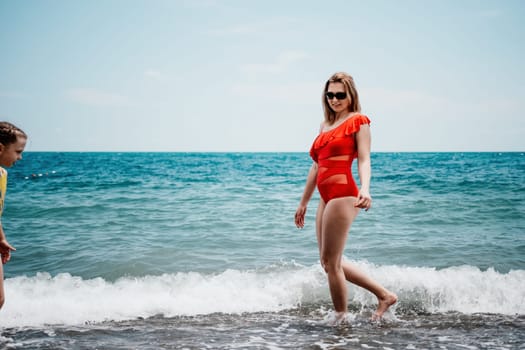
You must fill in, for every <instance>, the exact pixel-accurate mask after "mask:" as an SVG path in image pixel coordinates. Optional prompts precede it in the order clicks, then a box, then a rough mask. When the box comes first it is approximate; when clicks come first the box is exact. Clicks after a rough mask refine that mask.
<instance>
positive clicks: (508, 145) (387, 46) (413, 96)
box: [0, 0, 525, 152]
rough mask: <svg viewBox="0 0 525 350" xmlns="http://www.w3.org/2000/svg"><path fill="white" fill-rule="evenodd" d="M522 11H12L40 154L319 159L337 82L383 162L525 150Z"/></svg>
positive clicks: (409, 7)
mask: <svg viewBox="0 0 525 350" xmlns="http://www.w3.org/2000/svg"><path fill="white" fill-rule="evenodd" d="M524 18H525V1H519V0H517V1H480V0H477V1H469V0H461V1H455V0H454V1H452V0H450V1H449V0H442V1H437V0H436V1H403V0H401V1H352V0H348V1H344V0H341V1H339V0H332V1H295V0H291V1H285V0H279V1H274V0H264V1H263V0H261V1H246V0H224V1H219V0H217V1H213V0H173V1H163V0H155V1H145V0H144V1H133V0H104V1H102V0H90V1H87V0H86V1H80V0H78V1H67V0H53V1H51V0H39V1H36V0H35V1H31V0H27V1H18V0H0V119H3V120H8V121H11V122H13V123H15V124H17V125H19V126H20V127H21V128H23V129H24V130H25V131H26V132H27V133H28V134H29V136H30V143H29V144H28V147H27V150H29V151H220V152H222V151H247V152H252V151H305V152H306V151H307V150H308V149H309V147H310V145H311V142H312V140H313V138H314V137H315V135H316V133H317V132H318V129H319V123H320V122H321V120H322V117H323V115H322V107H321V92H322V88H323V84H324V82H325V81H326V79H327V78H328V77H329V76H330V75H331V74H332V73H334V72H336V71H346V72H348V73H350V74H351V75H353V76H354V79H355V81H356V84H357V88H358V90H359V93H360V96H361V105H362V109H363V112H364V113H365V114H367V115H368V116H369V117H370V118H371V120H372V138H373V146H372V148H373V151H524V150H525V122H524V121H523V116H524V111H525V84H524V83H523V82H524V81H525V69H524V68H525V64H524V62H525V40H524V39H523V38H525V24H524V22H523V19H524Z"/></svg>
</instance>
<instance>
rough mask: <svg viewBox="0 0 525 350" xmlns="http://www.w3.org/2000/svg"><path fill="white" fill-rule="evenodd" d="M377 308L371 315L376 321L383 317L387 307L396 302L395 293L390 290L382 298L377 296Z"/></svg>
mask: <svg viewBox="0 0 525 350" xmlns="http://www.w3.org/2000/svg"><path fill="white" fill-rule="evenodd" d="M377 300H378V305H377V310H376V312H374V314H373V315H372V321H378V320H380V319H381V317H383V314H384V313H385V312H386V311H387V310H388V308H389V307H390V306H392V305H394V304H395V303H396V302H397V295H395V294H394V293H392V292H387V294H386V295H384V296H383V297H382V298H378V299H377Z"/></svg>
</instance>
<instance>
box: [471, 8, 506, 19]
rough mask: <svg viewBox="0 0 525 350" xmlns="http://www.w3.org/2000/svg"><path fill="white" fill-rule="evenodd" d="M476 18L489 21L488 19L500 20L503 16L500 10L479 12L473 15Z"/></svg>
mask: <svg viewBox="0 0 525 350" xmlns="http://www.w3.org/2000/svg"><path fill="white" fill-rule="evenodd" d="M474 15H475V16H476V17H481V18H484V19H490V18H500V17H501V16H503V11H501V10H496V9H494V10H484V11H479V12H476V13H475V14H474Z"/></svg>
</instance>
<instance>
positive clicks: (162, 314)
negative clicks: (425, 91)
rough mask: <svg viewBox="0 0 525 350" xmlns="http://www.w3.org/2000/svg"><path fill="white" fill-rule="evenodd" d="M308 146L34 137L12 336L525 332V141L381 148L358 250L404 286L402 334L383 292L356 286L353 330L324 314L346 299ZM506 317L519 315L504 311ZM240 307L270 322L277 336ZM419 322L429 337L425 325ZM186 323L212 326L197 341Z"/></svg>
mask: <svg viewBox="0 0 525 350" xmlns="http://www.w3.org/2000/svg"><path fill="white" fill-rule="evenodd" d="M310 162H311V161H310V160H309V158H308V155H307V154H303V153H27V154H25V155H24V159H23V160H22V161H21V162H19V163H18V164H17V165H16V166H15V167H13V168H12V169H10V170H9V185H8V194H7V197H6V198H7V200H6V208H5V211H4V217H3V226H4V229H5V231H6V234H7V237H8V240H9V242H10V243H11V244H13V245H14V246H15V247H16V248H17V251H16V252H15V253H14V254H13V257H12V260H11V261H10V262H9V263H8V264H7V265H5V275H6V281H5V285H6V294H7V302H6V305H5V307H4V308H3V309H2V310H1V311H0V326H1V327H2V329H3V330H4V332H3V334H2V337H1V338H0V344H2V341H3V342H4V343H5V345H6V346H10V347H12V348H17V347H20V348H24V349H25V348H30V347H28V344H33V345H32V346H34V348H46V346H51V347H52V346H56V347H60V346H62V347H63V348H83V346H84V345H82V344H84V343H83V342H87V341H88V340H87V339H91V340H93V339H94V340H93V341H95V343H96V342H98V343H99V344H100V346H102V347H103V348H123V349H124V348H143V346H141V345H140V344H139V343H138V340H134V338H133V337H132V336H124V335H123V334H124V333H126V332H127V329H129V327H131V328H133V327H135V328H137V329H141V331H139V334H140V335H141V336H142V338H148V335H149V334H150V332H153V333H155V332H159V333H162V334H165V332H164V331H165V330H166V329H170V330H171V332H175V333H170V334H168V335H165V337H166V338H162V337H160V338H162V339H163V340H162V341H164V343H163V344H164V345H159V344H160V343H159V344H157V345H156V346H157V347H152V348H159V347H160V348H182V347H185V346H186V347H188V348H203V347H212V348H214V347H215V348H230V347H234V346H233V345H232V344H237V345H239V344H240V345H239V346H235V347H238V348H243V347H246V348H253V347H255V348H272V346H274V345H275V346H277V347H279V346H278V344H277V343H275V344H274V343H273V340H272V339H274V338H275V339H277V338H278V339H281V340H282V339H285V338H286V337H287V336H288V335H290V332H291V329H295V331H294V332H292V333H294V334H298V336H297V337H296V338H293V339H295V343H294V342H290V344H289V345H288V347H289V348H294V346H295V347H306V344H309V345H308V346H310V345H311V346H312V347H311V348H331V347H334V346H336V345H337V344H339V343H338V342H342V343H341V344H343V343H344V344H347V343H348V344H350V345H352V344H353V345H355V346H356V348H358V347H360V346H361V345H363V344H365V345H366V344H369V345H370V344H371V343H370V342H372V343H373V341H378V342H384V343H385V344H386V345H384V346H385V347H387V348H388V347H389V346H388V344H387V343H388V341H394V343H393V344H394V345H395V346H394V345H392V346H391V347H393V348H398V346H399V347H400V346H401V345H403V344H404V346H406V345H408V343H407V344H405V343H406V342H410V341H412V344H413V345H414V346H415V347H416V348H418V347H427V348H428V347H434V346H437V345H436V344H438V343H439V342H438V343H436V344H434V343H432V341H434V340H429V339H434V338H432V337H431V336H430V335H431V334H432V332H434V331H432V329H435V327H436V325H440V324H441V325H443V324H447V323H450V324H451V325H453V324H458V322H459V324H460V325H464V327H467V328H468V327H470V326H469V325H476V324H479V325H480V326H479V327H482V329H480V330H479V332H476V329H474V332H473V333H472V332H470V333H472V334H474V335H473V336H469V335H468V334H470V333H469V332H466V331H465V332H463V333H462V332H459V335H457V334H449V333H448V328H445V329H444V330H443V333H442V334H441V333H438V336H440V337H442V338H441V339H442V340H443V342H441V343H439V344H444V345H447V344H449V346H451V345H450V344H456V343H457V344H463V343H465V344H472V342H474V344H477V346H478V347H480V348H484V347H485V348H491V347H490V346H489V345H490V344H488V343H487V344H488V345H486V344H485V343H484V340H483V335H482V334H492V333H490V332H494V334H492V335H493V336H498V334H499V333H498V332H503V331H504V332H506V333H505V334H507V335H505V336H504V337H503V338H502V339H503V340H502V343H500V344H499V345H498V344H496V345H498V346H501V347H503V348H505V347H507V346H508V347H512V346H518V345H519V344H522V343H523V339H524V338H523V337H524V336H525V332H524V331H523V325H524V324H525V323H524V322H525V321H524V317H525V316H524V315H525V181H524V180H525V155H524V154H523V153H375V154H373V156H372V162H373V179H372V196H373V198H374V206H373V208H372V209H371V210H370V211H368V212H364V211H363V212H362V213H361V214H360V215H359V216H358V218H357V220H356V221H355V222H354V225H353V227H352V229H351V232H350V236H349V239H348V243H347V248H346V250H345V257H346V258H347V259H349V260H351V261H353V262H354V263H355V264H357V265H359V266H360V267H361V268H363V269H364V270H366V271H367V272H368V273H370V274H371V275H372V276H373V277H374V278H376V279H378V280H379V281H381V282H382V283H383V284H385V286H387V287H388V288H389V289H392V290H393V291H395V292H397V293H398V295H399V297H400V302H399V306H398V307H397V309H396V310H394V311H393V313H392V315H391V317H390V323H388V325H387V326H386V327H387V328H386V329H387V330H388V331H389V332H391V333H394V337H393V339H394V340H387V339H386V338H382V336H381V334H383V333H384V332H383V331H384V329H381V328H374V326H370V325H368V324H366V322H365V323H363V322H364V321H363V320H366V315H367V313H368V312H369V311H370V310H372V309H373V307H374V298H372V296H371V295H369V294H367V293H365V292H364V291H362V290H360V289H357V288H355V287H353V286H350V296H349V297H350V305H351V308H352V310H351V311H353V314H354V315H355V317H356V321H355V324H353V325H352V329H351V331H349V332H350V333H345V330H341V329H339V330H337V332H342V333H341V334H339V333H337V334H334V333H332V332H334V330H333V329H332V328H327V327H326V326H325V325H323V324H322V320H323V319H324V318H325V317H326V316H327V314H328V313H329V309H330V308H331V303H330V297H329V294H328V288H327V286H326V277H325V276H324V273H323V271H322V269H321V268H320V267H319V264H318V259H319V257H318V255H317V254H318V253H317V246H316V240H315V232H314V229H315V225H314V215H315V208H316V205H317V201H318V195H317V194H316V195H315V196H314V198H313V199H312V202H311V203H310V206H309V211H308V213H307V218H306V220H307V222H306V226H305V228H304V229H302V230H299V229H297V228H295V226H294V223H293V216H294V213H295V209H296V206H297V204H298V201H299V199H300V196H301V193H302V190H303V186H304V182H305V179H306V174H307V172H308V169H309V166H310V164H311V163H310ZM356 173H357V172H356V171H354V174H356ZM486 315H490V316H486ZM484 317H488V319H485V318H484ZM481 320H482V321H481ZM317 321H320V322H321V323H320V324H318V323H315V322H317ZM478 321H479V322H478ZM311 322H314V323H311ZM491 322H492V323H491ZM502 322H503V323H504V324H506V325H508V327H509V328H510V330H509V329H507V328H501V327H496V326H494V327H492V326H490V325H491V324H494V325H495V324H499V325H501V324H502ZM426 323H428V325H425V324H426ZM210 324H212V325H213V327H211V328H210V327H208V326H209V325H210ZM240 324H249V325H251V327H252V329H251V331H252V332H255V333H257V332H256V330H257V329H259V328H258V327H262V329H263V331H261V332H262V333H260V334H258V335H257V336H258V337H259V338H261V339H262V340H261V339H259V338H257V339H259V340H257V339H256V340H254V339H255V338H253V337H254V336H255V335H254V334H255V333H254V334H252V333H249V334H247V333H246V332H247V330H246V329H248V330H250V327H247V328H245V329H244V330H243V328H242V327H240V326H239V325H240ZM363 324H364V325H363ZM415 324H419V325H421V324H422V325H423V326H421V332H422V335H426V336H422V335H420V337H419V338H420V339H427V338H428V339H427V340H423V341H425V342H426V343H418V341H416V340H413V339H412V338H410V337H409V330H410V329H412V330H413V329H414V327H415ZM187 325H192V328H193V329H194V331H195V332H200V333H199V334H201V335H202V334H208V335H209V336H208V337H204V340H202V339H201V340H196V339H195V336H194V334H192V333H191V332H190V333H185V332H189V331H188V330H187V329H186V326H187ZM286 325H287V326H286ZM481 325H483V326H481ZM487 325H488V326H487ZM79 327H80V328H79ZM487 327H488V328H487ZM219 328H220V330H219ZM451 328H453V327H452V326H451ZM460 328H461V327H460ZM101 329H102V330H103V331H104V332H103V333H104V335H100V334H98V333H97V332H99V331H100V330H101ZM360 332H362V333H363V334H362V335H361V337H359V336H357V338H358V339H357V340H356V339H355V338H352V337H354V336H355V334H356V333H357V334H360ZM374 332H376V333H377V337H375V338H371V337H372V335H373V334H374ZM185 334H186V336H184V335H185ZM232 334H233V335H236V336H234V337H233V338H232ZM312 334H318V335H320V337H321V338H322V335H323V334H324V335H326V337H327V338H326V339H321V338H319V339H317V340H316V341H313V342H311V340H312V339H311V338H310V336H311V335H312ZM365 334H367V336H365ZM476 334H477V335H476ZM502 334H503V333H502ZM396 335H397V338H396ZM214 336H216V338H214ZM427 336H428V337H427ZM86 337H87V338H86ZM443 337H444V338H443ZM447 337H448V338H447ZM458 337H459V338H458ZM462 337H463V338H462ZM464 337H466V338H464ZM469 337H470V338H469ZM472 337H474V338H472ZM122 338H124V339H127V340H122ZM456 338H457V339H456ZM499 338H501V337H499ZM115 339H120V341H121V342H124V345H122V347H119V346H121V345H118V344H117V343H118V342H117V343H115V341H116V340H115ZM137 339H138V338H137ZM210 339H214V340H213V342H212V341H211V340H210ZM265 339H266V340H265ZM327 339H329V340H327ZM330 339H331V340H330ZM349 339H350V340H349ZM359 339H360V340H359ZM363 339H366V341H368V343H367V342H365V341H364V340H363ZM388 339H390V338H388ZM446 339H452V340H450V341H451V342H452V343H449V342H448V341H447V340H446ZM91 340H90V341H91ZM237 340H238V341H239V343H236V341H237ZM332 340H333V342H332ZM70 341H72V343H69V342H70ZM152 341H153V340H150V341H149V344H151V342H152ZM265 341H266V342H265ZM346 341H348V342H347V343H345V342H346ZM126 342H129V343H126ZM68 344H69V345H68ZM72 344H77V345H72ZM86 344H87V343H86ZM168 344H169V345H168ZM242 344H244V345H242ZM272 344H273V345H272ZM283 344H286V342H284V343H283ZM312 344H313V345H312ZM315 344H317V345H315ZM334 344H335V345H334ZM348 344H347V345H348ZM484 344H485V345H484ZM517 344H518V345H517ZM350 345H348V346H350ZM281 347H282V346H281ZM284 347H287V346H284ZM452 347H453V346H452ZM508 347H507V348H508ZM86 348H89V347H88V346H87V345H86Z"/></svg>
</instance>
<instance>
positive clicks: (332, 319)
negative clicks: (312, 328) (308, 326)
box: [325, 311, 348, 326]
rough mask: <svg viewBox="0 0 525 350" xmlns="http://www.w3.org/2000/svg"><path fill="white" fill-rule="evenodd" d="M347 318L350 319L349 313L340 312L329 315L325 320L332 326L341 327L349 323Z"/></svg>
mask: <svg viewBox="0 0 525 350" xmlns="http://www.w3.org/2000/svg"><path fill="white" fill-rule="evenodd" d="M347 318H348V313H346V312H343V311H340V312H338V311H334V312H333V313H331V314H330V315H328V317H327V318H325V321H326V322H327V323H328V324H329V325H330V326H339V325H342V324H345V323H347V322H348V319H347Z"/></svg>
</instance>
